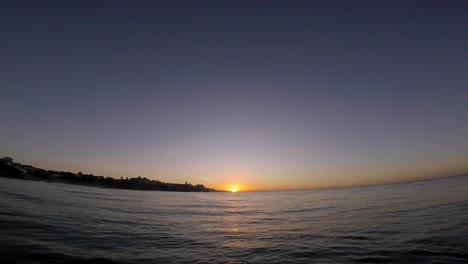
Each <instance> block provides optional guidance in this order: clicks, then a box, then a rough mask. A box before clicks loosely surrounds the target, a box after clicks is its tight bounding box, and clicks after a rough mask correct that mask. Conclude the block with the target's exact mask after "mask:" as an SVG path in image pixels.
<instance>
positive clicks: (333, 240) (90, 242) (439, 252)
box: [0, 176, 468, 264]
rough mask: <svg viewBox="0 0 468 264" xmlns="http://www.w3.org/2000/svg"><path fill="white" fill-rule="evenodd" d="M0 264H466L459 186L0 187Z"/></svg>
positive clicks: (11, 182)
mask: <svg viewBox="0 0 468 264" xmlns="http://www.w3.org/2000/svg"><path fill="white" fill-rule="evenodd" d="M0 261H1V263H269V264H272V263H468V177H467V176H464V177H453V178H446V179H441V180H432V181H424V182H414V183H407V184H395V185H382V186H372V187H360V188H346V189H333V190H332V189H330V190H310V191H278V192H245V193H178V192H159V191H133V190H119V189H104V188H93V187H84V186H76V185H66V184H59V183H47V182H35V181H24V180H17V179H6V178H0Z"/></svg>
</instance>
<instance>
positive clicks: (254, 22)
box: [0, 1, 468, 191]
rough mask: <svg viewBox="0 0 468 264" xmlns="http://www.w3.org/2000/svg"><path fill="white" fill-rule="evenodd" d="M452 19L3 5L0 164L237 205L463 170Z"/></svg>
mask: <svg viewBox="0 0 468 264" xmlns="http://www.w3.org/2000/svg"><path fill="white" fill-rule="evenodd" d="M467 13H468V2H466V1H450V2H446V3H442V2H426V3H416V2H411V1H386V2H384V1H379V2H376V1H359V2H357V1H356V2H355V1H313V2H306V1H294V2H289V1H269V2H265V1H248V2H220V1H203V2H201V1H200V2H182V1H141V2H130V1H128V2H126V1H113V2H95V1H66V2H61V1H41V2H37V1H14V2H13V1H12V2H10V3H3V4H2V8H0V30H1V32H2V41H1V42H0V58H1V60H0V87H1V93H2V94H1V96H0V112H1V113H3V115H2V124H3V125H2V129H0V149H1V151H2V153H1V155H4V156H12V157H14V158H15V159H17V160H19V161H20V162H22V163H26V164H31V165H34V166H37V167H41V168H50V169H56V170H64V171H74V172H78V171H82V172H84V173H93V174H98V175H105V176H113V177H116V178H117V177H120V176H127V177H137V176H142V177H147V178H150V179H159V180H161V181H165V182H185V181H188V182H192V183H200V184H204V185H205V186H207V187H212V188H217V189H224V190H231V189H232V190H234V187H233V186H235V189H236V191H237V189H238V190H239V191H242V190H279V189H305V188H330V187H346V186H354V185H373V184H381V183H392V182H402V181H414V180H419V179H429V178H435V177H444V176H450V175H457V174H466V173H467V172H468V162H467V161H468V140H467V139H468V138H467V135H468V122H467V121H466V120H468V74H466V73H467V72H468V49H467V48H466V47H468V34H467V30H466V29H467V27H468V16H466V14H467ZM1 155H0V156H1Z"/></svg>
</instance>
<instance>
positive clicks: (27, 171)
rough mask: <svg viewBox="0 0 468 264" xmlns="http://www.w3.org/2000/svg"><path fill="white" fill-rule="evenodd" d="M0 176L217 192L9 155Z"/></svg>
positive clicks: (0, 163)
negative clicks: (39, 164) (51, 166)
mask: <svg viewBox="0 0 468 264" xmlns="http://www.w3.org/2000/svg"><path fill="white" fill-rule="evenodd" d="M0 177H4V178H15V179H22V180H32V181H46V182H59V183H68V184H76V185H86V186H94V187H102V188H118V189H131V190H147V191H174V192H218V190H215V189H213V188H207V187H205V186H204V185H203V184H196V185H193V184H191V183H188V182H185V183H167V182H162V181H159V180H150V179H148V178H145V177H141V176H138V177H137V178H128V177H120V179H115V178H112V177H105V176H95V175H93V174H83V173H81V172H78V173H76V174H75V173H73V172H65V171H54V170H45V169H41V168H36V167H33V166H30V165H24V164H21V163H17V162H14V160H13V159H12V158H10V157H4V158H2V159H0Z"/></svg>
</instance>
